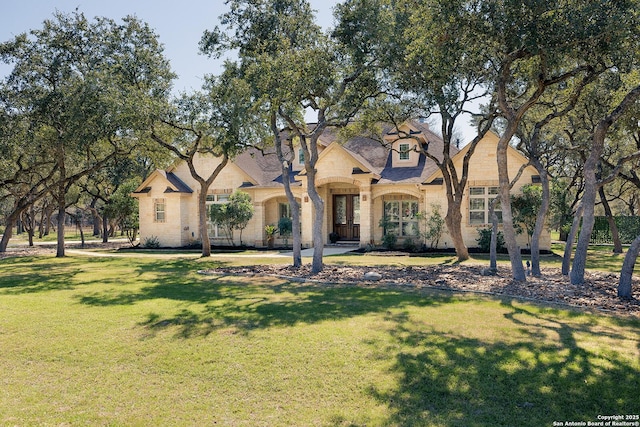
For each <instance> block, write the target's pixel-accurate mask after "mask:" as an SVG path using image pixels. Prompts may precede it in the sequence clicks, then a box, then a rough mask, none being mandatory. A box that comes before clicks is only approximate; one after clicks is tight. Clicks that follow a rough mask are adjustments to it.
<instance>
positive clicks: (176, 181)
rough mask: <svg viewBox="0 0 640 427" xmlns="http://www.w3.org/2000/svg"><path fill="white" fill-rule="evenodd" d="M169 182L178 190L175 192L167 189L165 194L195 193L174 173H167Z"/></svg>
mask: <svg viewBox="0 0 640 427" xmlns="http://www.w3.org/2000/svg"><path fill="white" fill-rule="evenodd" d="M167 180H169V182H170V183H171V184H172V185H173V186H174V187H176V188H177V189H178V190H177V191H175V190H173V189H171V191H168V190H169V188H167V191H165V193H193V190H192V189H191V188H189V186H188V185H187V184H185V183H184V182H183V181H182V180H181V179H180V178H178V177H177V176H176V175H175V174H174V173H173V172H167Z"/></svg>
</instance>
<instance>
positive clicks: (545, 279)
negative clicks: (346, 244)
mask: <svg viewBox="0 0 640 427" xmlns="http://www.w3.org/2000/svg"><path fill="white" fill-rule="evenodd" d="M128 246H129V245H128V244H122V243H108V244H104V243H98V242H95V243H94V242H92V243H87V244H85V247H84V249H90V248H101V249H105V248H113V249H117V248H119V247H128ZM67 247H68V248H73V249H79V248H80V245H79V244H73V245H67ZM41 254H55V246H39V247H34V248H28V247H20V248H13V249H11V248H10V249H9V250H8V251H7V252H5V253H0V258H6V257H9V256H31V255H41ZM485 267H486V266H481V265H478V266H467V265H453V266H446V265H435V266H408V267H392V266H387V267H383V268H376V267H363V266H356V267H348V266H332V265H325V268H324V270H323V271H322V272H320V273H317V274H312V273H311V266H310V265H309V264H305V265H303V266H302V267H301V268H299V269H294V268H292V267H291V266H283V265H262V266H249V267H224V268H217V269H213V270H209V271H207V272H206V273H208V274H235V275H260V276H264V275H271V276H275V277H281V278H286V279H290V280H295V281H305V282H308V283H317V284H334V285H346V286H367V287H375V286H378V287H385V288H392V287H399V288H404V289H437V290H446V291H455V292H474V293H480V294H489V295H496V296H505V297H513V298H519V299H524V300H529V301H537V302H543V303H549V304H555V305H560V306H564V307H573V308H580V309H585V310H591V311H600V312H607V313H612V314H616V315H624V316H633V317H640V300H638V299H632V300H622V299H620V298H618V296H617V285H618V279H619V275H618V274H614V273H603V272H593V271H588V272H586V273H585V283H584V284H583V285H572V284H571V283H570V281H569V278H568V277H567V276H563V275H562V274H561V271H560V269H558V268H543V269H542V276H541V277H528V278H527V281H526V282H516V281H514V280H512V279H511V270H510V269H509V268H507V267H499V268H498V272H497V274H496V275H495V276H483V275H482V270H483V269H484V268H485ZM370 271H375V272H378V273H380V274H381V275H382V279H381V280H380V281H375V282H374V281H366V280H364V279H363V276H364V274H365V273H367V272H370ZM639 286H640V280H639V279H634V288H633V289H634V291H635V293H636V294H637V293H638V291H637V289H638V287H639Z"/></svg>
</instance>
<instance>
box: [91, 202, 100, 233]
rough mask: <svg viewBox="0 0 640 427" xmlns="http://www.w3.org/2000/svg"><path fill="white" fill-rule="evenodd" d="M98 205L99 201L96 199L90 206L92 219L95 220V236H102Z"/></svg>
mask: <svg viewBox="0 0 640 427" xmlns="http://www.w3.org/2000/svg"><path fill="white" fill-rule="evenodd" d="M97 203H98V199H96V198H94V199H93V200H91V204H90V205H89V209H90V210H91V217H92V218H93V235H94V236H99V235H100V223H101V218H100V214H98V209H96V204H97Z"/></svg>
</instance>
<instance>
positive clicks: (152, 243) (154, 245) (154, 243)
mask: <svg viewBox="0 0 640 427" xmlns="http://www.w3.org/2000/svg"><path fill="white" fill-rule="evenodd" d="M142 247H143V248H146V249H158V248H159V247H160V240H158V237H157V236H149V237H146V238H145V239H144V241H143V242H142Z"/></svg>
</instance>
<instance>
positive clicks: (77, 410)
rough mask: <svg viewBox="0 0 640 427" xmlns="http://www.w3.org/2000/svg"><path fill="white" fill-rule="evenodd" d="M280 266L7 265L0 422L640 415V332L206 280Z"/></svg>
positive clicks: (605, 321)
mask: <svg viewBox="0 0 640 427" xmlns="http://www.w3.org/2000/svg"><path fill="white" fill-rule="evenodd" d="M366 258H373V257H359V258H357V259H359V260H364V259H366ZM400 258H402V260H404V261H407V260H411V262H419V261H420V258H409V257H398V259H400ZM349 259H350V260H355V259H356V257H354V256H351V257H350V258H349V257H346V256H343V257H336V258H331V262H338V263H339V262H346V261H344V260H349ZM398 259H396V260H393V259H390V261H389V262H391V263H393V262H397V261H398ZM442 259H448V258H446V257H445V258H442V257H441V258H435V257H434V258H431V259H430V260H425V259H422V262H431V261H433V262H442ZM256 260H257V261H256ZM265 260H266V259H265ZM265 260H263V259H260V258H245V259H244V261H241V259H240V258H229V259H228V260H226V259H223V258H220V259H219V260H218V261H216V260H214V259H209V260H203V259H198V258H195V257H193V256H191V257H188V258H187V257H185V258H180V257H176V256H175V255H174V256H173V257H171V258H162V259H158V258H153V257H146V258H143V257H136V258H91V257H82V256H79V257H74V256H69V257H67V258H64V259H56V258H53V257H50V256H43V257H33V258H7V259H4V260H0V349H1V352H0V371H1V372H2V376H1V377H0V388H1V390H2V393H0V425H20V426H29V425H82V426H85V425H117V426H120V425H127V426H137V425H139V426H148V425H172V426H173V425H189V426H190V425H221V426H292V425H295V426H364V425H367V426H431V425H433V426H551V425H552V423H553V421H567V420H568V421H581V420H582V421H597V416H598V415H615V414H640V400H639V399H638V390H640V334H639V333H640V321H639V320H638V319H622V318H615V317H609V316H604V315H603V316H598V315H590V314H581V313H577V312H570V311H564V310H559V309H555V308H548V307H546V308H545V307H543V306H534V305H531V304H524V303H521V302H517V301H514V300H511V299H492V298H486V297H479V296H470V295H457V294H450V293H434V292H427V291H422V292H420V293H419V292H418V291H415V290H398V289H393V290H390V289H389V290H385V289H375V288H370V287H358V286H322V285H309V284H301V283H291V282H288V281H284V280H279V279H273V278H269V277H262V278H251V279H249V278H243V277H212V276H203V275H199V274H197V270H199V269H203V268H209V267H214V266H216V265H223V264H226V263H233V264H239V263H241V262H244V263H248V262H263V261H265ZM382 260H383V258H380V263H383V261H382ZM272 261H273V260H272ZM286 261H287V260H286V259H283V260H282V261H281V262H286Z"/></svg>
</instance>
